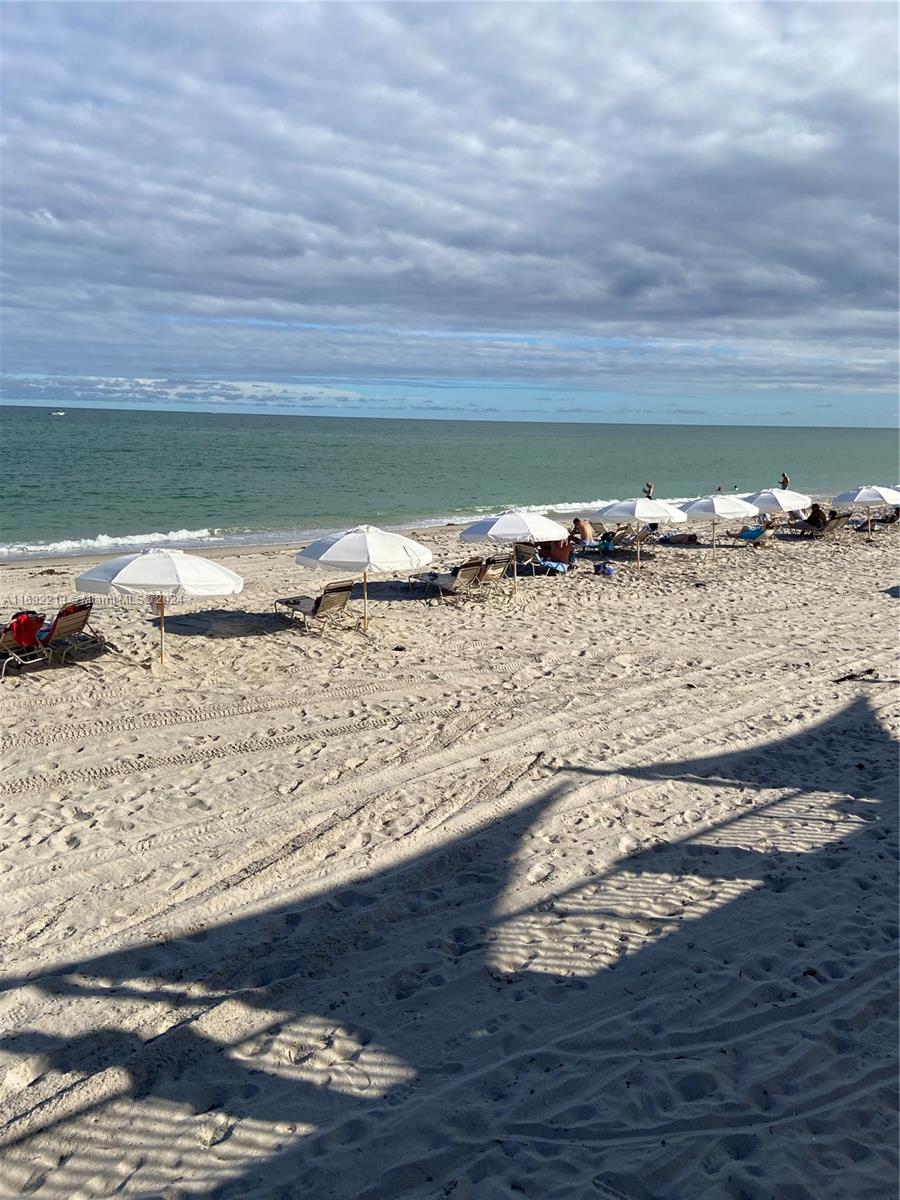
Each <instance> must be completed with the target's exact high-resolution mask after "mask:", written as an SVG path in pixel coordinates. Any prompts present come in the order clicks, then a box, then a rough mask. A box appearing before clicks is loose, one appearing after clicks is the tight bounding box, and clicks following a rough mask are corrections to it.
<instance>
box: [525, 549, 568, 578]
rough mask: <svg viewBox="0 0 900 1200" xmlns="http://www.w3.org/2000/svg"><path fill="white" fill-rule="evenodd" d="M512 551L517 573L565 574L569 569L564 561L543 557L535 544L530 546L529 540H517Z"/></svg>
mask: <svg viewBox="0 0 900 1200" xmlns="http://www.w3.org/2000/svg"><path fill="white" fill-rule="evenodd" d="M513 553H514V554H515V556H516V572H517V573H518V574H519V575H524V574H526V573H528V574H531V575H565V574H566V573H567V572H568V570H569V568H568V567H567V566H566V564H565V563H557V562H550V561H548V560H547V559H546V558H543V557H542V556H541V552H540V550H539V549H538V548H537V546H532V545H531V543H530V542H517V543H516V545H515V546H514V547H513Z"/></svg>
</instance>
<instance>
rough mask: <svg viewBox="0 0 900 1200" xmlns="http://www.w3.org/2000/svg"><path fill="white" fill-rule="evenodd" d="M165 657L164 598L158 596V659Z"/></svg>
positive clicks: (161, 659)
mask: <svg viewBox="0 0 900 1200" xmlns="http://www.w3.org/2000/svg"><path fill="white" fill-rule="evenodd" d="M165 657H166V598H165V596H160V598H159V661H160V662H164V661H165Z"/></svg>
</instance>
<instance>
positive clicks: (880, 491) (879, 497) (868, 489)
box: [831, 483, 900, 508]
mask: <svg viewBox="0 0 900 1200" xmlns="http://www.w3.org/2000/svg"><path fill="white" fill-rule="evenodd" d="M831 503H832V504H849V505H863V506H865V507H866V508H872V507H873V506H877V505H879V504H891V505H897V504H900V491H897V489H896V488H892V487H882V486H881V485H880V484H877V483H867V484H865V485H864V486H862V487H856V488H851V490H850V491H849V492H841V494H840V495H839V496H835V497H834V499H833V500H832V502H831Z"/></svg>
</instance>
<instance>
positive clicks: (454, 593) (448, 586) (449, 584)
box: [409, 558, 484, 600]
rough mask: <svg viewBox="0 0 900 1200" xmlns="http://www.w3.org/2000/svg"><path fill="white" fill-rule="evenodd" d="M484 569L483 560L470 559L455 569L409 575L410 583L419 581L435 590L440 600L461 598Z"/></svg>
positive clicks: (465, 595)
mask: <svg viewBox="0 0 900 1200" xmlns="http://www.w3.org/2000/svg"><path fill="white" fill-rule="evenodd" d="M483 569H484V563H483V561H482V560H481V559H480V558H478V559H472V560H471V561H469V562H466V563H463V564H462V566H461V567H457V568H456V570H455V571H444V572H443V573H439V572H437V571H432V572H430V573H429V574H425V575H410V577H409V582H410V585H412V584H414V583H421V584H422V585H423V586H424V587H426V588H428V589H429V590H430V591H435V592H437V594H438V597H439V599H441V600H463V599H465V598H466V597H467V596H469V595H471V594H472V591H473V589H474V587H475V580H476V579H477V578H478V576H479V575H480V574H481V572H482V570H483Z"/></svg>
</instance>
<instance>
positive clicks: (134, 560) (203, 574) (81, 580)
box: [75, 547, 244, 600]
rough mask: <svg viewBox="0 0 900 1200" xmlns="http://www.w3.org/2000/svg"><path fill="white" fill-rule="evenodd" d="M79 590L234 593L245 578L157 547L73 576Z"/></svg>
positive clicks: (173, 595)
mask: <svg viewBox="0 0 900 1200" xmlns="http://www.w3.org/2000/svg"><path fill="white" fill-rule="evenodd" d="M75 587H76V588H77V590H78V591H79V592H92V593H93V594H94V595H100V596H147V595H150V596H165V597H166V598H167V599H169V600H182V599H184V598H185V597H187V596H236V595H237V594H238V593H239V592H242V591H243V590H244V581H243V579H242V578H241V577H240V575H237V574H236V573H235V572H234V571H229V569H228V568H227V567H223V566H220V565H219V563H214V562H211V561H210V560H209V559H208V558H200V556H199V555H197V554H185V552H184V551H183V550H165V549H162V548H160V547H156V548H154V549H152V550H142V551H141V552H140V553H139V554H123V555H122V557H121V558H112V559H110V560H109V562H105V563H100V564H99V565H98V566H96V567H91V569H90V570H89V571H85V572H84V574H82V575H79V576H78V578H77V579H76V580H75Z"/></svg>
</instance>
